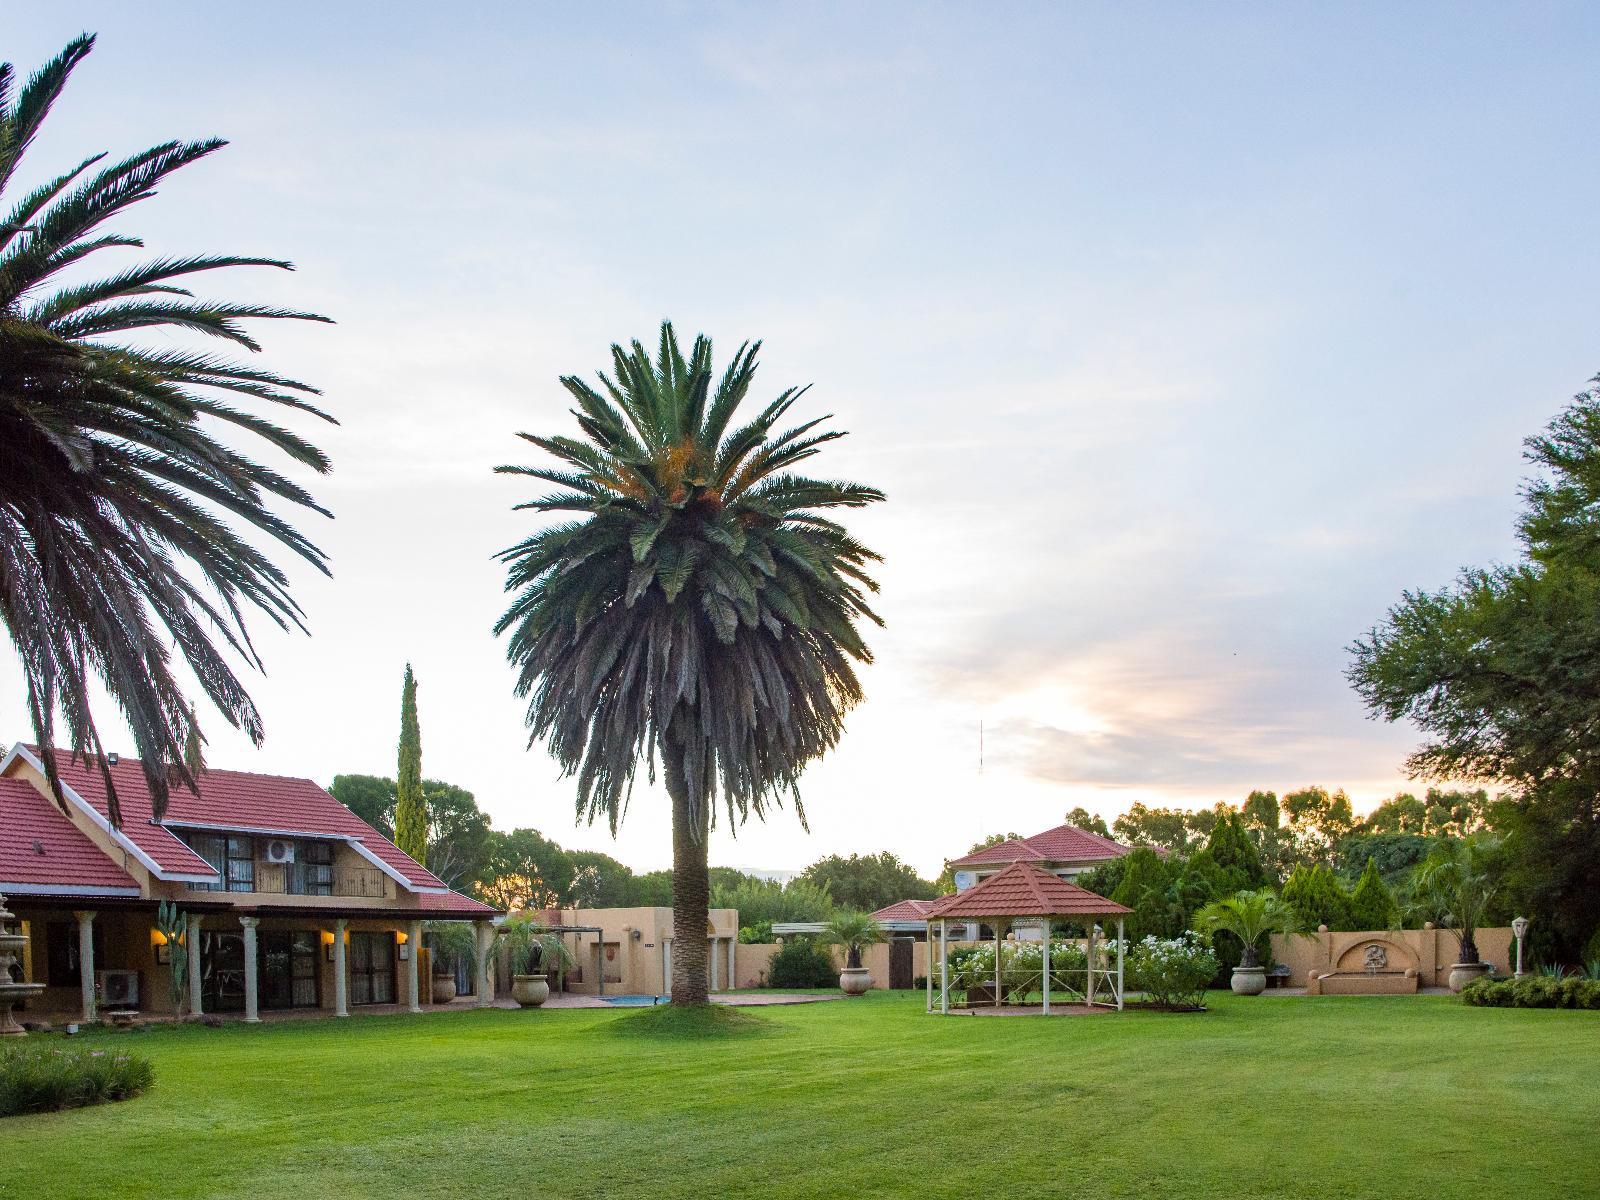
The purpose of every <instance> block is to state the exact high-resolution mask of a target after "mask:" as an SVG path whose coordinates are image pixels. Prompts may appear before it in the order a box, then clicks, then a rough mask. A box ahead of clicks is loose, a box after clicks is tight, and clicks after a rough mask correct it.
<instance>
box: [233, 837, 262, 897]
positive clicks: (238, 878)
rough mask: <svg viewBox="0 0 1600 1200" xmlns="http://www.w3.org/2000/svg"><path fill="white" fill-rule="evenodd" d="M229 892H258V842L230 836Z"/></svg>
mask: <svg viewBox="0 0 1600 1200" xmlns="http://www.w3.org/2000/svg"><path fill="white" fill-rule="evenodd" d="M227 867H228V869H227V874H226V878H227V881H228V890H229V891H230V892H253V891H255V890H256V840H255V838H252V837H243V836H239V835H235V834H231V833H230V834H229V835H228V862H227Z"/></svg>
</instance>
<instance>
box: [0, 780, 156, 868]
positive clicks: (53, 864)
mask: <svg viewBox="0 0 1600 1200" xmlns="http://www.w3.org/2000/svg"><path fill="white" fill-rule="evenodd" d="M0 813H3V814H4V819H0V892H5V891H6V889H7V888H8V887H9V886H11V885H15V884H20V885H22V886H23V887H25V888H30V889H31V888H32V887H38V886H51V887H55V888H59V889H60V890H61V891H63V892H72V891H74V890H75V889H79V888H96V889H98V888H118V889H123V890H125V891H128V892H130V893H131V894H133V895H138V893H139V885H138V883H137V882H136V881H135V880H134V878H133V876H131V875H129V874H128V873H127V872H126V871H124V870H123V869H122V868H121V867H120V866H118V865H117V864H116V863H115V862H113V861H112V860H111V859H110V858H108V857H107V856H106V854H105V852H104V851H102V850H101V849H100V848H99V847H98V846H96V845H95V844H94V843H93V842H92V841H90V840H89V836H88V835H87V834H85V833H84V832H83V831H82V830H80V829H79V828H78V827H77V826H76V825H74V824H73V823H72V821H71V820H70V819H69V818H68V817H67V816H66V815H65V814H64V813H63V812H62V811H61V810H60V809H59V808H57V807H56V806H55V802H54V801H53V800H51V799H50V798H49V797H48V796H46V795H44V794H43V793H42V792H40V791H39V789H38V788H36V787H34V786H33V785H32V784H31V783H29V782H28V781H27V780H25V779H0Z"/></svg>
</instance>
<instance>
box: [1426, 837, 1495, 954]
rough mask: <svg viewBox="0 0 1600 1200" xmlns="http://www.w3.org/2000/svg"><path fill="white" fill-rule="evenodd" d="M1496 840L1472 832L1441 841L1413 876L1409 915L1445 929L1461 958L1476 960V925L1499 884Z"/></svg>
mask: <svg viewBox="0 0 1600 1200" xmlns="http://www.w3.org/2000/svg"><path fill="white" fill-rule="evenodd" d="M1499 850H1500V843H1499V842H1498V841H1497V840H1496V839H1495V838H1493V837H1492V836H1489V835H1485V834H1473V835H1472V836H1471V837H1466V838H1461V839H1459V840H1449V841H1443V842H1440V843H1439V844H1438V845H1437V846H1435V847H1434V849H1433V852H1432V853H1431V854H1429V855H1428V857H1427V858H1425V859H1424V860H1423V861H1422V865H1421V866H1419V867H1418V868H1417V869H1416V872H1415V873H1414V874H1413V875H1412V876H1411V886H1410V889H1409V893H1408V896H1407V907H1408V909H1409V912H1410V915H1412V916H1413V917H1416V918H1420V919H1423V920H1429V921H1433V922H1434V923H1435V924H1437V925H1439V926H1440V927H1441V928H1443V929H1446V930H1448V931H1449V932H1450V933H1451V934H1452V935H1453V936H1454V937H1455V939H1456V941H1457V943H1459V945H1460V947H1461V958H1460V959H1459V960H1458V961H1460V962H1464V963H1475V962H1478V961H1479V959H1478V929H1479V928H1480V927H1481V926H1482V925H1483V920H1484V917H1485V915H1486V914H1487V913H1488V911H1489V905H1490V904H1491V903H1492V902H1493V900H1494V898H1495V894H1496V892H1498V891H1499V888H1500V878H1499V876H1500V871H1499V864H1498V863H1496V861H1495V859H1496V857H1497V855H1498V852H1499Z"/></svg>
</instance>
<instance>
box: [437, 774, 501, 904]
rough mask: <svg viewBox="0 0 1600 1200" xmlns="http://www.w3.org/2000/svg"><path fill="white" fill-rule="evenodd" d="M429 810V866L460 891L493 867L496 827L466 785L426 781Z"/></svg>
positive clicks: (475, 881)
mask: <svg viewBox="0 0 1600 1200" xmlns="http://www.w3.org/2000/svg"><path fill="white" fill-rule="evenodd" d="M422 794H423V797H424V800H425V811H426V812H427V814H428V870H430V871H432V872H433V873H434V874H435V875H437V876H438V877H439V878H440V879H442V880H444V882H445V883H446V884H448V885H449V886H450V887H452V888H455V889H457V890H458V891H459V890H461V889H464V888H469V887H471V886H472V885H473V884H475V883H477V882H478V881H479V880H480V879H481V878H483V874H484V872H485V871H486V870H488V867H489V851H490V846H491V842H492V833H493V831H492V830H491V829H490V828H489V818H488V817H486V816H484V814H483V813H482V812H481V811H480V810H479V808H478V801H477V799H476V798H475V797H474V796H473V794H472V793H471V792H469V791H467V789H466V788H462V787H457V786H456V785H455V784H453V783H443V782H441V781H440V780H437V779H424V780H423V781H422Z"/></svg>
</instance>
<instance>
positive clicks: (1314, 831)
mask: <svg viewBox="0 0 1600 1200" xmlns="http://www.w3.org/2000/svg"><path fill="white" fill-rule="evenodd" d="M1283 811H1284V813H1285V815H1286V816H1288V818H1289V836H1290V837H1291V838H1292V839H1293V841H1294V855H1295V858H1296V859H1297V860H1298V861H1299V862H1302V863H1322V864H1324V865H1326V866H1332V864H1333V859H1334V849H1335V847H1337V846H1338V844H1339V842H1340V840H1341V839H1343V838H1344V837H1346V836H1347V835H1348V834H1349V833H1350V832H1351V831H1352V830H1353V829H1354V828H1355V824H1356V815H1355V810H1354V809H1353V808H1352V807H1351V805H1350V797H1349V796H1346V795H1345V794H1344V792H1343V791H1342V790H1341V791H1337V792H1332V793H1330V792H1329V791H1328V790H1327V789H1326V788H1323V787H1308V788H1302V789H1301V790H1300V791H1298V792H1289V793H1287V794H1286V795H1285V796H1284V797H1283Z"/></svg>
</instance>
